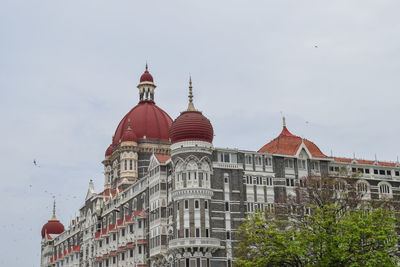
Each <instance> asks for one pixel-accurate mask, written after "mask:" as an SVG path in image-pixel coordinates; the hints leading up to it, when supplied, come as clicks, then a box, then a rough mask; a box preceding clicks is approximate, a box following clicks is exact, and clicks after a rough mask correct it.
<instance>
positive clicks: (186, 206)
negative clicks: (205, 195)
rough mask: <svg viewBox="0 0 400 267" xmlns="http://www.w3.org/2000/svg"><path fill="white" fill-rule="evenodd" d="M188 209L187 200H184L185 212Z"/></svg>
mask: <svg viewBox="0 0 400 267" xmlns="http://www.w3.org/2000/svg"><path fill="white" fill-rule="evenodd" d="M188 208H189V200H187V199H185V209H186V210H187V209H188Z"/></svg>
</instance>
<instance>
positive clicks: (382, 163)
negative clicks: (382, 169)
mask: <svg viewBox="0 0 400 267" xmlns="http://www.w3.org/2000/svg"><path fill="white" fill-rule="evenodd" d="M333 159H334V161H335V162H343V163H350V162H352V161H353V160H355V161H356V162H357V163H358V164H363V165H374V164H375V161H373V160H365V159H351V158H341V157H334V158H333ZM377 163H378V165H379V166H386V167H395V166H396V163H395V162H386V161H377Z"/></svg>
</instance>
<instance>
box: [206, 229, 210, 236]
mask: <svg viewBox="0 0 400 267" xmlns="http://www.w3.org/2000/svg"><path fill="white" fill-rule="evenodd" d="M209 236H210V234H209V230H208V229H206V237H209Z"/></svg>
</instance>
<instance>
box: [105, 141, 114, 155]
mask: <svg viewBox="0 0 400 267" xmlns="http://www.w3.org/2000/svg"><path fill="white" fill-rule="evenodd" d="M112 153H113V145H112V144H111V145H110V146H109V147H108V148H107V150H106V157H108V156H111V155H112Z"/></svg>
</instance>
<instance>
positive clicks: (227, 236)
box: [226, 231, 231, 239]
mask: <svg viewBox="0 0 400 267" xmlns="http://www.w3.org/2000/svg"><path fill="white" fill-rule="evenodd" d="M226 239H231V232H229V231H226Z"/></svg>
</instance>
